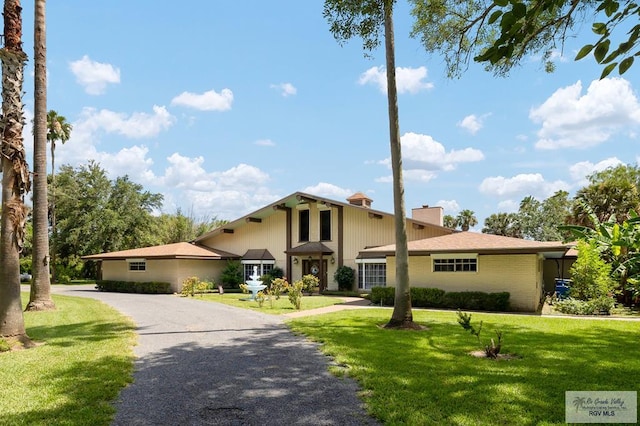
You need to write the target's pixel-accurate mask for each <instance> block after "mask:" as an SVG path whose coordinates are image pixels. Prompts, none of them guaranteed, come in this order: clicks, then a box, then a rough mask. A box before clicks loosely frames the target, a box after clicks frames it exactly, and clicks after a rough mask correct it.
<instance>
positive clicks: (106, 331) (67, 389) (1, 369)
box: [0, 292, 135, 426]
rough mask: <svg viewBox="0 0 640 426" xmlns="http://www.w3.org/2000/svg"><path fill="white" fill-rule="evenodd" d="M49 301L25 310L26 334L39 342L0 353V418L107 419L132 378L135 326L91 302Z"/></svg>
mask: <svg viewBox="0 0 640 426" xmlns="http://www.w3.org/2000/svg"><path fill="white" fill-rule="evenodd" d="M22 296H23V304H24V305H26V302H27V301H28V300H29V294H28V293H24V292H23V293H22ZM53 300H54V302H55V304H56V307H57V309H56V310H55V311H48V312H25V313H24V318H25V324H26V327H27V333H28V334H29V337H31V339H33V340H34V341H36V342H44V344H42V345H40V346H38V347H35V348H32V349H27V350H22V351H16V352H5V353H0V424H2V425H10V426H13V425H29V426H31V425H53V424H56V425H108V424H109V423H110V422H111V420H112V417H113V415H114V413H115V409H114V407H113V406H112V405H111V403H112V402H113V401H114V400H115V398H116V397H117V396H118V393H119V392H120V390H121V389H122V388H123V387H124V386H126V385H127V384H128V383H130V382H131V379H132V372H133V352H132V350H131V348H132V346H133V344H134V343H135V334H134V329H135V328H134V324H133V323H132V322H131V321H130V320H128V319H126V318H125V317H123V316H122V315H121V314H119V313H118V312H117V311H116V310H115V309H113V308H111V307H109V306H107V305H106V304H103V303H101V302H99V301H96V300H91V299H85V298H76V297H66V296H60V295H53Z"/></svg>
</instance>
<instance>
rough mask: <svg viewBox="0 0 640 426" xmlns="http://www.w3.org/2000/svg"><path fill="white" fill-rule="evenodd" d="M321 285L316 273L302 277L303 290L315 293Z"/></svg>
mask: <svg viewBox="0 0 640 426" xmlns="http://www.w3.org/2000/svg"><path fill="white" fill-rule="evenodd" d="M319 285H320V280H319V279H318V277H316V276H315V275H311V274H307V275H304V276H303V277H302V290H303V291H306V292H307V293H313V291H314V290H315V288H316V287H318V286H319Z"/></svg>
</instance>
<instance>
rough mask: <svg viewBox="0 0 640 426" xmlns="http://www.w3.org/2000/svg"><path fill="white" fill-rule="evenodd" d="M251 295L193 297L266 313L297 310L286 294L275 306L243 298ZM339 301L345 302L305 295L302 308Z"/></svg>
mask: <svg viewBox="0 0 640 426" xmlns="http://www.w3.org/2000/svg"><path fill="white" fill-rule="evenodd" d="M249 297H250V295H249V294H242V293H224V294H217V293H207V294H203V295H196V296H194V297H193V298H194V299H196V300H204V301H208V302H219V303H224V304H226V305H231V306H236V307H239V308H246V309H251V310H254V311H259V312H264V313H265V314H273V315H280V314H287V313H291V312H296V309H295V308H294V307H293V305H292V304H291V302H289V297H288V296H287V295H286V294H284V295H281V296H280V299H278V300H274V301H273V307H272V306H271V302H270V301H269V300H265V302H264V303H263V305H262V307H260V306H259V304H258V302H255V301H249V300H242V299H248V298H249ZM339 303H343V300H342V299H341V298H339V297H329V296H317V295H314V296H303V297H302V304H301V306H300V309H301V310H303V311H304V310H309V309H316V308H323V307H325V306H331V305H336V304H339Z"/></svg>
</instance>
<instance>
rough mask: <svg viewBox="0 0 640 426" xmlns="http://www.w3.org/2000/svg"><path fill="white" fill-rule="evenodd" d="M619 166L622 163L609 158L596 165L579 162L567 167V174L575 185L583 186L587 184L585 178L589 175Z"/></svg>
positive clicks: (589, 162) (615, 158)
mask: <svg viewBox="0 0 640 426" xmlns="http://www.w3.org/2000/svg"><path fill="white" fill-rule="evenodd" d="M621 164H623V162H622V161H620V160H619V159H618V158H617V157H610V158H607V159H604V160H602V161H600V162H598V163H596V164H593V163H592V162H591V161H581V162H579V163H575V164H574V165H572V166H571V167H569V174H570V175H571V178H572V179H573V180H574V181H576V182H575V185H578V186H584V185H587V184H588V180H587V176H589V175H590V174H593V173H595V172H600V171H602V170H605V169H608V168H609V167H615V166H619V165H621Z"/></svg>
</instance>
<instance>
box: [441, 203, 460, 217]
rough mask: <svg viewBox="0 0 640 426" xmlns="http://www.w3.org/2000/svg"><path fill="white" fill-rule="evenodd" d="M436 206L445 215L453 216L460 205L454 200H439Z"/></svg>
mask: <svg viewBox="0 0 640 426" xmlns="http://www.w3.org/2000/svg"><path fill="white" fill-rule="evenodd" d="M436 206H440V207H442V208H443V209H444V211H445V213H448V214H454V213H457V212H459V211H460V204H458V202H457V201H456V200H439V201H438V202H437V203H436Z"/></svg>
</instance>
